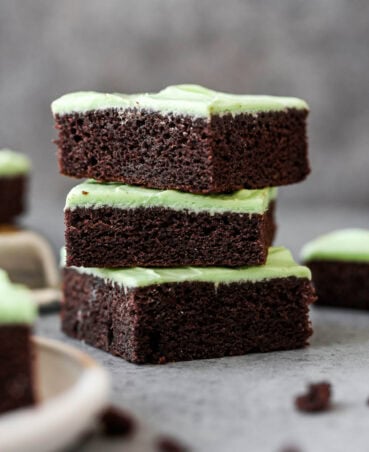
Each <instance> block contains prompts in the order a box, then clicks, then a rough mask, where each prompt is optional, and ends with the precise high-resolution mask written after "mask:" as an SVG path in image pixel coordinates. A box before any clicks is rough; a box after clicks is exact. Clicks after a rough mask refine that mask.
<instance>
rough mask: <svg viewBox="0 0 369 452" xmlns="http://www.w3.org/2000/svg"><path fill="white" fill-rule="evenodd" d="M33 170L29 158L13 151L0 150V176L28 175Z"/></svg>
mask: <svg viewBox="0 0 369 452" xmlns="http://www.w3.org/2000/svg"><path fill="white" fill-rule="evenodd" d="M30 169H31V162H30V160H29V158H28V157H26V156H25V155H24V154H21V153H20V152H16V151H12V150H11V149H0V176H5V177H6V176H17V175H20V174H26V173H28V172H29V170H30Z"/></svg>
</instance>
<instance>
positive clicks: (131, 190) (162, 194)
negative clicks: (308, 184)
mask: <svg viewBox="0 0 369 452" xmlns="http://www.w3.org/2000/svg"><path fill="white" fill-rule="evenodd" d="M276 195H277V189H276V188H263V189H261V190H239V191H236V192H233V193H231V194H222V195H194V194H192V193H185V192H180V191H176V190H156V189H151V188H143V187H140V186H132V185H124V184H118V183H104V184H103V183H99V182H95V181H93V180H88V181H86V182H83V183H82V184H79V185H77V186H76V187H74V188H72V190H71V191H70V192H69V194H68V196H67V200H66V205H65V209H70V210H73V209H75V208H77V207H84V208H92V209H98V208H100V207H104V206H108V207H115V208H119V209H133V208H137V207H163V208H169V209H172V210H182V209H187V210H191V211H195V212H201V211H206V212H210V213H221V212H236V213H247V214H253V213H260V214H261V213H264V212H265V211H266V210H267V209H268V205H269V203H270V201H271V200H272V199H274V198H275V197H276Z"/></svg>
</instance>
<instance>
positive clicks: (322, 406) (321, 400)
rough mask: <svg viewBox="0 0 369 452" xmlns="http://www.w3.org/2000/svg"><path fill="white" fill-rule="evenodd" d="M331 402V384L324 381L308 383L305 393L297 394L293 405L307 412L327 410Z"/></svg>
mask: <svg viewBox="0 0 369 452" xmlns="http://www.w3.org/2000/svg"><path fill="white" fill-rule="evenodd" d="M330 402H331V385H330V383H327V382H325V381H323V382H320V383H314V384H310V385H309V386H308V391H307V393H306V394H303V395H300V396H297V397H296V399H295V406H296V408H297V409H298V410H299V411H304V412H308V413H312V412H319V411H327V410H328V409H329V408H330Z"/></svg>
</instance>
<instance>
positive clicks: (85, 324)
mask: <svg viewBox="0 0 369 452" xmlns="http://www.w3.org/2000/svg"><path fill="white" fill-rule="evenodd" d="M314 300H315V293H314V290H313V288H312V285H311V282H310V271H309V270H308V269H307V268H306V267H302V266H299V265H297V264H296V263H295V262H294V260H293V258H292V256H291V254H290V252H289V251H288V250H286V249H284V248H270V250H269V255H268V260H267V263H266V265H264V266H258V267H242V268H237V269H229V268H220V267H207V268H198V267H183V268H172V269H157V268H155V269H149V268H139V267H136V268H130V269H101V268H85V267H66V268H64V301H63V307H62V328H63V330H64V332H65V333H66V334H68V335H70V336H73V337H75V338H78V339H81V340H84V341H85V342H87V343H88V344H90V345H93V346H95V347H98V348H101V349H103V350H105V351H108V352H110V353H112V354H114V355H117V356H121V357H123V358H125V359H126V360H128V361H131V362H134V363H164V362H168V361H181V360H191V359H202V358H218V357H222V356H231V355H242V354H245V353H248V352H268V351H273V350H286V349H294V348H300V347H303V346H305V345H306V344H307V340H308V338H309V337H310V335H311V334H312V329H311V325H310V321H309V305H310V304H311V303H312V302H313V301H314Z"/></svg>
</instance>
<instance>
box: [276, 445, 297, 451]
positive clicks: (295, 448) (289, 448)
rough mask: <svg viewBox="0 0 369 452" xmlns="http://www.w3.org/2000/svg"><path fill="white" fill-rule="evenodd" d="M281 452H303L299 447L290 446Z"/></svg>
mask: <svg viewBox="0 0 369 452" xmlns="http://www.w3.org/2000/svg"><path fill="white" fill-rule="evenodd" d="M279 452H301V449H300V448H298V447H297V446H293V445H289V446H285V447H283V448H282V449H280V450H279Z"/></svg>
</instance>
